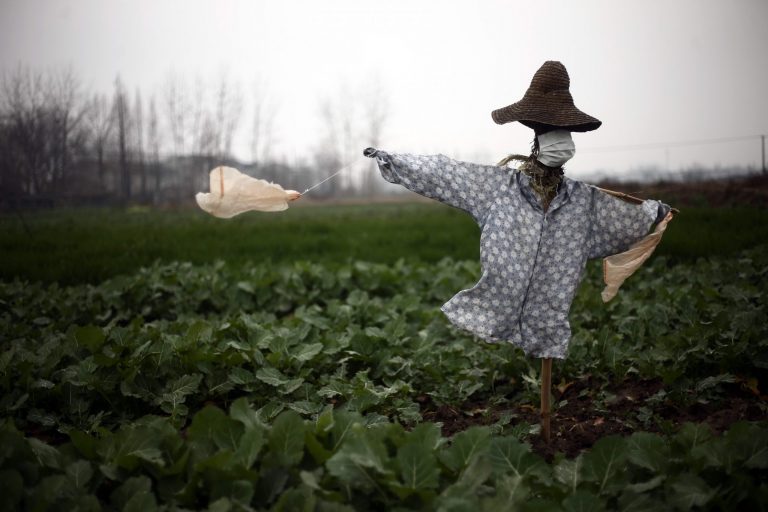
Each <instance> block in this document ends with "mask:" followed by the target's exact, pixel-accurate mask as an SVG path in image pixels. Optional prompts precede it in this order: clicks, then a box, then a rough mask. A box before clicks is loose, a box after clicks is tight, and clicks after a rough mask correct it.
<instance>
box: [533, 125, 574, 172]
mask: <svg viewBox="0 0 768 512" xmlns="http://www.w3.org/2000/svg"><path fill="white" fill-rule="evenodd" d="M538 139H539V156H538V157H537V158H536V160H538V161H539V162H541V163H543V164H544V165H548V166H549V167H560V166H561V165H563V164H564V163H565V162H567V161H568V160H570V159H571V158H573V155H575V154H576V146H575V145H574V144H573V139H572V138H571V132H569V131H568V130H552V131H551V132H547V133H542V134H541V135H539V137H538Z"/></svg>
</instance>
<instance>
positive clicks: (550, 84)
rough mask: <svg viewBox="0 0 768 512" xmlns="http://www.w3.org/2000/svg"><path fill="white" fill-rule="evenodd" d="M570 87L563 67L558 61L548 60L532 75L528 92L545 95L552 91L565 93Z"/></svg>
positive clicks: (568, 78) (569, 81)
mask: <svg viewBox="0 0 768 512" xmlns="http://www.w3.org/2000/svg"><path fill="white" fill-rule="evenodd" d="M570 86H571V79H570V77H569V76H568V71H567V70H566V69H565V66H563V64H562V63H561V62H559V61H556V60H548V61H546V62H545V63H544V64H542V66H541V67H540V68H539V69H538V71H536V73H535V74H534V75H533V79H532V80H531V85H530V87H529V91H530V92H534V91H535V92H538V93H541V94H547V93H550V92H554V91H563V90H565V91H567V90H569V88H570Z"/></svg>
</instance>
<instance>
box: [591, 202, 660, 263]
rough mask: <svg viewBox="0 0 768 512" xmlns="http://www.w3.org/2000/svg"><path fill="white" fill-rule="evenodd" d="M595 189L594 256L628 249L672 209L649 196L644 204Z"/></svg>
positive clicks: (592, 253)
mask: <svg viewBox="0 0 768 512" xmlns="http://www.w3.org/2000/svg"><path fill="white" fill-rule="evenodd" d="M590 188H591V191H590V192H591V194H592V197H591V200H592V232H591V236H590V238H589V241H590V251H589V257H590V258H603V257H605V256H610V255H612V254H617V253H620V252H624V251H626V250H627V249H628V248H629V246H630V245H632V244H633V243H635V242H637V241H638V240H640V239H642V238H643V237H644V236H645V235H647V234H648V231H649V230H650V229H651V227H653V226H654V225H656V224H657V223H658V222H660V221H661V220H662V219H664V217H666V215H667V213H669V211H670V210H671V208H670V206H669V205H667V204H665V203H662V202H661V201H656V200H654V199H646V200H645V201H643V202H641V203H640V204H632V203H628V202H626V201H624V200H622V199H619V198H618V197H614V196H612V195H609V194H607V193H605V192H603V191H601V190H600V189H598V188H597V187H590Z"/></svg>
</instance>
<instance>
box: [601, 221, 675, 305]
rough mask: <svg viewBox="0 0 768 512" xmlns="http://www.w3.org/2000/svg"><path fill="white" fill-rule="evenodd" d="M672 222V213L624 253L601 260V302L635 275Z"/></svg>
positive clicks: (609, 298)
mask: <svg viewBox="0 0 768 512" xmlns="http://www.w3.org/2000/svg"><path fill="white" fill-rule="evenodd" d="M671 220H672V212H669V213H668V214H667V216H666V217H664V219H663V220H662V221H661V222H659V223H658V224H657V225H656V228H655V229H654V230H653V232H652V233H650V234H649V235H646V237H645V238H643V239H642V240H640V241H638V242H635V243H634V244H632V246H631V247H630V248H629V249H627V250H626V251H624V252H622V253H619V254H613V255H611V256H608V257H607V258H603V280H604V281H605V288H604V289H603V291H602V293H601V294H600V295H601V296H602V298H603V302H608V301H609V300H611V299H612V298H613V297H614V296H615V295H616V292H618V291H619V287H620V286H621V285H622V283H624V281H625V280H626V279H627V278H628V277H629V276H631V275H632V274H634V273H635V271H636V270H637V269H638V268H639V267H640V265H642V264H643V263H644V262H645V260H647V259H648V258H649V257H650V256H651V254H652V253H653V251H654V250H655V249H656V246H657V245H659V242H661V237H662V235H664V230H665V229H667V224H668V223H669V221H671Z"/></svg>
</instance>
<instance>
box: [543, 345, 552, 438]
mask: <svg viewBox="0 0 768 512" xmlns="http://www.w3.org/2000/svg"><path fill="white" fill-rule="evenodd" d="M551 391H552V358H551V357H546V358H543V359H542V360H541V436H542V437H543V438H544V441H546V442H547V443H549V440H550V438H551V431H550V428H549V427H550V424H549V417H550V400H549V399H550V394H551Z"/></svg>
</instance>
